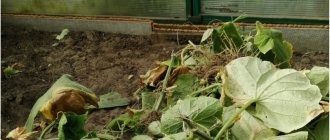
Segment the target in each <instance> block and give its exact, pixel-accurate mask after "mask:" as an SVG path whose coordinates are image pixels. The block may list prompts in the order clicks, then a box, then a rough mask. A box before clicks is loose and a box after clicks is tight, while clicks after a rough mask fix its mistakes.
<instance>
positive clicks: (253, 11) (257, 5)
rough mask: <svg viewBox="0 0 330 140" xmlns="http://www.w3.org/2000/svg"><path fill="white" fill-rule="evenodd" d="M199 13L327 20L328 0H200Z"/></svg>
mask: <svg viewBox="0 0 330 140" xmlns="http://www.w3.org/2000/svg"><path fill="white" fill-rule="evenodd" d="M201 13H202V14H203V15H211V16H239V15H241V14H244V13H245V14H247V16H248V17H260V18H290V19H317V20H327V19H329V18H328V15H329V14H328V13H329V0H201Z"/></svg>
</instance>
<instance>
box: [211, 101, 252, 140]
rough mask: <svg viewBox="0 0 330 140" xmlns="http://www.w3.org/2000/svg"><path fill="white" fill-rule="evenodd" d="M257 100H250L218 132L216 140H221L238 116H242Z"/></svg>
mask: <svg viewBox="0 0 330 140" xmlns="http://www.w3.org/2000/svg"><path fill="white" fill-rule="evenodd" d="M256 101H257V99H252V100H249V101H248V102H247V103H245V104H244V106H242V107H241V108H240V109H239V110H238V111H237V112H236V113H235V114H234V115H233V116H232V117H231V118H230V119H229V120H228V121H227V122H226V123H225V124H224V125H223V127H222V128H221V130H220V131H219V132H218V134H217V135H216V136H215V138H214V139H215V140H219V139H220V138H221V135H222V134H223V133H224V132H225V131H226V130H227V128H228V127H230V126H231V125H232V124H234V123H235V118H236V116H238V115H240V114H241V113H242V112H243V111H244V110H245V109H246V108H247V107H249V106H250V105H251V104H253V103H254V102H256Z"/></svg>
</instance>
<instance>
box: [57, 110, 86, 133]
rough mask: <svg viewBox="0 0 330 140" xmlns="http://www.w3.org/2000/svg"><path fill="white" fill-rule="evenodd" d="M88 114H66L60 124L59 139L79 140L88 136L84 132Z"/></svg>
mask: <svg viewBox="0 0 330 140" xmlns="http://www.w3.org/2000/svg"><path fill="white" fill-rule="evenodd" d="M86 119H87V114H83V115H76V114H73V113H64V114H63V115H62V117H61V119H60V122H59V124H58V137H59V139H60V140H79V139H80V138H82V137H84V136H85V135H86V132H85V130H84V125H85V121H86Z"/></svg>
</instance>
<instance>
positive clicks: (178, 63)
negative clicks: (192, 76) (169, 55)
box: [160, 57, 181, 68]
mask: <svg viewBox="0 0 330 140" xmlns="http://www.w3.org/2000/svg"><path fill="white" fill-rule="evenodd" d="M170 63H171V59H168V60H166V61H163V62H161V63H160V64H161V65H166V66H169V65H170ZM180 65H181V61H180V58H178V57H174V59H173V64H172V67H173V68H176V67H178V66H180Z"/></svg>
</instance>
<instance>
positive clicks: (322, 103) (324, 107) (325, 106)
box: [320, 101, 329, 113]
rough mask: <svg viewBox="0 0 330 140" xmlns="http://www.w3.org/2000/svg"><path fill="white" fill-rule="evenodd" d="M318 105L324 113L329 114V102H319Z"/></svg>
mask: <svg viewBox="0 0 330 140" xmlns="http://www.w3.org/2000/svg"><path fill="white" fill-rule="evenodd" d="M320 104H321V106H322V108H323V110H324V113H329V102H326V101H320Z"/></svg>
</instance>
